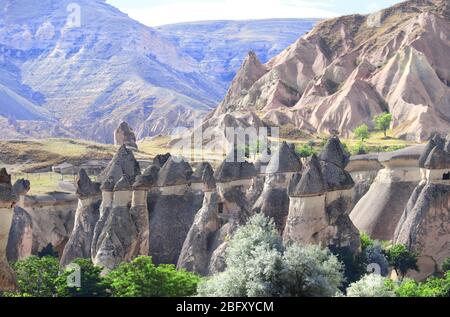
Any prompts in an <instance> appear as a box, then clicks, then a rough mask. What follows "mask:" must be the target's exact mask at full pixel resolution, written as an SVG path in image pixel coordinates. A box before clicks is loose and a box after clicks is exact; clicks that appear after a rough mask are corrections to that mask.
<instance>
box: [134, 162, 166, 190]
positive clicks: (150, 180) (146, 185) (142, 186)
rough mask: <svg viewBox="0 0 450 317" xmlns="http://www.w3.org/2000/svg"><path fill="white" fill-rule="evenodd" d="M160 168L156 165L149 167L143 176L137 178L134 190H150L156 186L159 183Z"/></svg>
mask: <svg viewBox="0 0 450 317" xmlns="http://www.w3.org/2000/svg"><path fill="white" fill-rule="evenodd" d="M159 170H160V168H159V167H158V166H156V165H150V166H149V167H147V168H146V169H145V171H144V173H143V174H142V175H139V176H138V177H136V181H135V182H134V184H133V189H134V190H148V189H151V188H152V187H154V186H156V185H157V183H158V173H159Z"/></svg>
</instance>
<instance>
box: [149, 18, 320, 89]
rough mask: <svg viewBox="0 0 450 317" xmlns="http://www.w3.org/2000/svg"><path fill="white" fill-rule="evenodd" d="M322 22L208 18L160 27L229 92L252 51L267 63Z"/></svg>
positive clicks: (165, 34) (309, 20)
mask: <svg viewBox="0 0 450 317" xmlns="http://www.w3.org/2000/svg"><path fill="white" fill-rule="evenodd" d="M318 22H319V20H317V19H271V20H249V21H204V22H191V23H179V24H170V25H164V26H160V27H157V30H158V31H159V32H160V33H161V34H162V35H164V36H165V37H167V38H168V39H169V40H170V41H171V42H172V43H174V44H175V45H177V46H179V47H180V48H181V51H182V52H183V53H185V54H186V55H189V56H191V57H192V58H194V59H195V60H196V61H197V62H198V63H199V66H200V70H201V71H202V72H204V73H206V74H211V75H212V76H214V77H215V78H216V79H217V80H218V81H219V83H221V84H222V85H223V87H224V92H225V91H226V90H227V89H228V87H229V84H230V83H231V81H232V80H233V78H234V76H235V75H236V72H237V70H238V69H239V68H240V66H241V65H242V62H243V60H244V59H245V57H246V55H247V53H248V52H249V51H253V52H255V53H256V54H257V55H258V56H259V58H260V60H261V62H263V63H265V62H267V61H269V59H271V58H272V57H274V56H276V55H278V54H279V53H281V52H282V51H283V50H284V49H285V48H286V47H288V46H289V45H291V44H292V43H293V42H294V41H295V40H297V39H298V38H299V37H300V36H302V35H303V34H305V33H307V32H309V31H310V30H311V29H312V28H313V27H314V25H316V24H317V23H318Z"/></svg>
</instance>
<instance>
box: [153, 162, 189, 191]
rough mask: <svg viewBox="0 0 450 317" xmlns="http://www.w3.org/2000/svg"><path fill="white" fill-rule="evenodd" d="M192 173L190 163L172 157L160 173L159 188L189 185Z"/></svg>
mask: <svg viewBox="0 0 450 317" xmlns="http://www.w3.org/2000/svg"><path fill="white" fill-rule="evenodd" d="M192 173H193V172H192V168H191V165H189V163H187V162H186V161H184V160H182V159H180V158H175V157H170V159H169V160H168V161H167V162H166V164H164V166H163V167H162V168H161V170H160V172H159V176H158V186H159V187H167V186H177V185H184V184H187V183H188V182H189V180H190V178H191V176H192Z"/></svg>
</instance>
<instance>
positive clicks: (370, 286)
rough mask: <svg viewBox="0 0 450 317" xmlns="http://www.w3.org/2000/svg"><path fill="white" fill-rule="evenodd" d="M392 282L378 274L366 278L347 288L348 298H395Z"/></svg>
mask: <svg viewBox="0 0 450 317" xmlns="http://www.w3.org/2000/svg"><path fill="white" fill-rule="evenodd" d="M395 296H396V295H395V290H394V287H393V285H392V282H391V281H390V280H389V279H387V278H385V277H383V276H381V275H378V274H370V275H366V276H364V277H363V278H362V279H361V280H359V281H358V282H355V283H353V284H350V286H349V287H348V288H347V297H395Z"/></svg>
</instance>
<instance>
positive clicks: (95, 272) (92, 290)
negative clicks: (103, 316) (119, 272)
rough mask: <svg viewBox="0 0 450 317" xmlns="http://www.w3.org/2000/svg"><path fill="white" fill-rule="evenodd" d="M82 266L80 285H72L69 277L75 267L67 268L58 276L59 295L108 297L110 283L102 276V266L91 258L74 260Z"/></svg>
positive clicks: (74, 262)
mask: <svg viewBox="0 0 450 317" xmlns="http://www.w3.org/2000/svg"><path fill="white" fill-rule="evenodd" d="M73 264H76V265H78V266H79V268H80V281H81V283H80V287H72V286H71V285H70V284H69V283H68V278H69V276H71V275H72V274H73V273H75V270H74V269H70V268H69V269H66V270H65V271H64V272H62V274H60V275H59V276H58V278H56V283H55V284H56V290H57V295H58V297H107V296H108V295H109V294H108V292H107V288H108V284H107V283H106V281H105V280H104V279H103V278H102V276H101V273H102V268H101V267H98V266H94V264H92V262H91V261H90V260H87V259H77V260H75V261H73Z"/></svg>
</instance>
